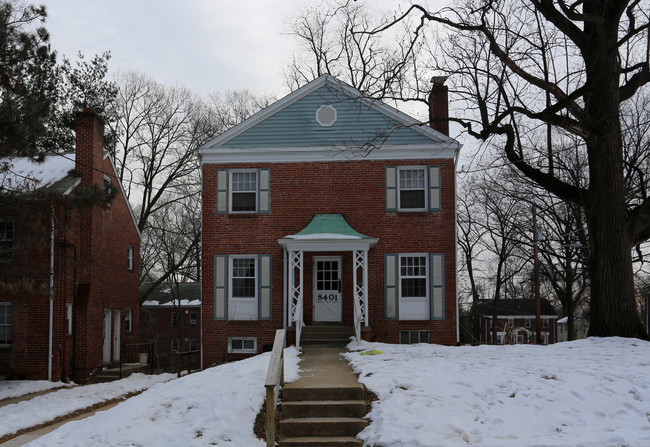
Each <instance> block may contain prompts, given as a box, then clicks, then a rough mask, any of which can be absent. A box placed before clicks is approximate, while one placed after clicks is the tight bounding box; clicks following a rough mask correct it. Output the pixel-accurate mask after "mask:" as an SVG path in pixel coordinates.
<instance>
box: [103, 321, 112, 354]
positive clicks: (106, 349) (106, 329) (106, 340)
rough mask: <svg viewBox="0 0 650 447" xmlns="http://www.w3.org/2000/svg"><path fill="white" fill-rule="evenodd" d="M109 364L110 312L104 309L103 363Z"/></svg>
mask: <svg viewBox="0 0 650 447" xmlns="http://www.w3.org/2000/svg"><path fill="white" fill-rule="evenodd" d="M110 362H111V310H110V309H104V363H110Z"/></svg>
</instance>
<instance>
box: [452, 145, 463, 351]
mask: <svg viewBox="0 0 650 447" xmlns="http://www.w3.org/2000/svg"><path fill="white" fill-rule="evenodd" d="M461 147H463V145H462V144H461V145H459V146H458V149H457V150H456V159H455V160H454V249H455V251H456V253H455V254H456V256H455V258H456V344H457V345H460V307H459V306H458V181H457V178H456V174H457V172H458V171H457V168H458V159H459V158H460V148H461Z"/></svg>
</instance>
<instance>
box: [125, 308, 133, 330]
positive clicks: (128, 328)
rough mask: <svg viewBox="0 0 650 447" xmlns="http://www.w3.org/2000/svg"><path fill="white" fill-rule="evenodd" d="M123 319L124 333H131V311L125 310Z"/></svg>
mask: <svg viewBox="0 0 650 447" xmlns="http://www.w3.org/2000/svg"><path fill="white" fill-rule="evenodd" d="M124 319H125V320H126V332H128V333H131V332H133V309H127V310H126V317H125V318H124Z"/></svg>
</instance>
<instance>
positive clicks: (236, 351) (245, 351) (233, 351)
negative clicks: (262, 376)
mask: <svg viewBox="0 0 650 447" xmlns="http://www.w3.org/2000/svg"><path fill="white" fill-rule="evenodd" d="M233 340H241V342H242V346H244V341H248V340H253V348H252V349H233V348H232V341H233ZM228 353H231V354H257V337H228Z"/></svg>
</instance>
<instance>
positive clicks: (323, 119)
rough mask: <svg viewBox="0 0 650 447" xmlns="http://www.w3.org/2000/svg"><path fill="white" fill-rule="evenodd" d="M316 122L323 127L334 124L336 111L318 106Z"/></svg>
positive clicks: (332, 108) (328, 107)
mask: <svg viewBox="0 0 650 447" xmlns="http://www.w3.org/2000/svg"><path fill="white" fill-rule="evenodd" d="M316 121H318V124H320V125H321V126H323V127H330V126H331V125H332V124H334V123H335V122H336V109H335V108H334V107H332V106H330V105H325V106H320V107H319V108H318V110H316Z"/></svg>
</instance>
